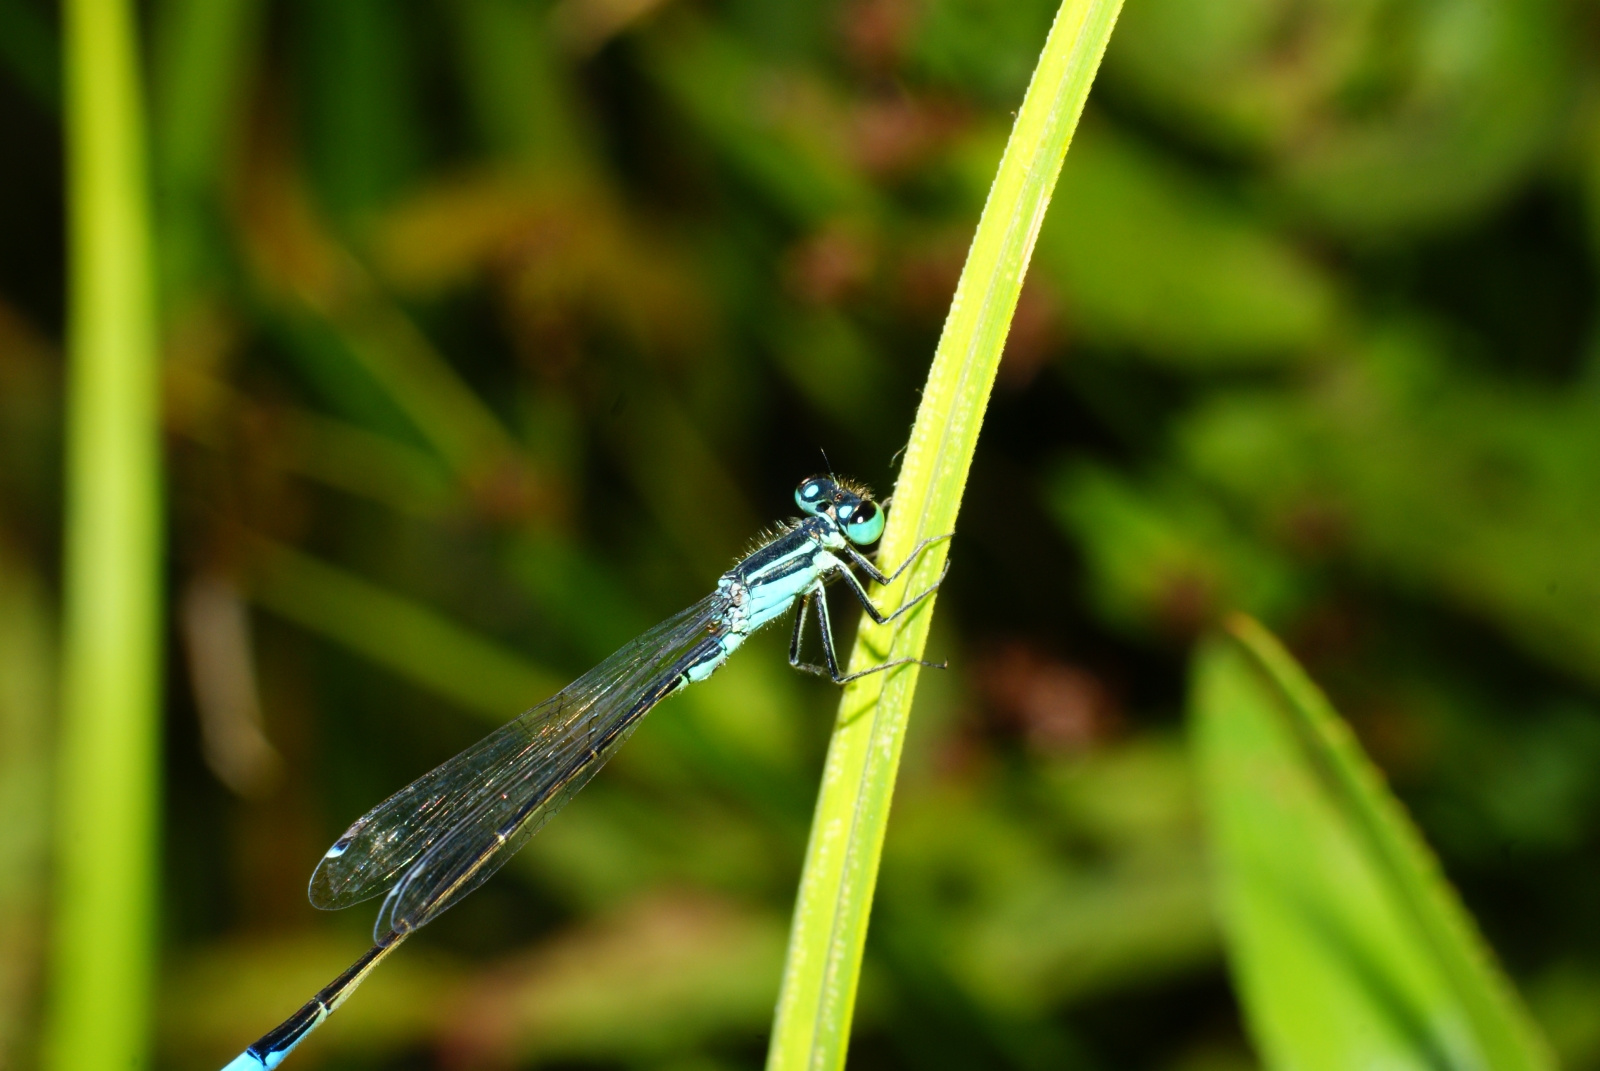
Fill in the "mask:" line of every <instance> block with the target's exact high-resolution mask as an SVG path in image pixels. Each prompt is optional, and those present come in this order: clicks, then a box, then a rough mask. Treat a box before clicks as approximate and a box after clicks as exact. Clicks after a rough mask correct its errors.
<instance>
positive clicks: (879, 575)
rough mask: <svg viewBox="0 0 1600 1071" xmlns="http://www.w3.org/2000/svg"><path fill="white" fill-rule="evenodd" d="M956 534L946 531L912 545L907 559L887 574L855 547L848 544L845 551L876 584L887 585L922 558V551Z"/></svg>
mask: <svg viewBox="0 0 1600 1071" xmlns="http://www.w3.org/2000/svg"><path fill="white" fill-rule="evenodd" d="M954 535H955V533H954V532H947V533H945V534H944V535H941V536H929V537H928V538H927V539H924V540H923V541H922V542H921V543H918V544H917V545H916V546H914V547H912V548H911V553H910V554H907V555H906V560H905V561H903V562H901V563H900V564H899V565H898V566H896V567H895V570H894V572H892V573H888V574H885V573H884V572H883V570H881V569H879V568H878V567H877V566H876V565H874V564H873V563H872V559H871V558H868V557H867V556H866V555H865V554H863V553H861V552H860V551H859V550H857V549H856V548H855V547H852V546H848V545H847V546H846V547H845V548H844V549H845V553H846V554H849V555H850V560H851V561H853V562H855V563H856V565H858V566H860V567H861V569H862V571H863V572H865V573H866V574H867V575H868V576H870V577H871V578H872V582H873V583H874V584H882V585H886V584H889V583H890V582H891V581H893V580H894V579H895V578H896V577H898V576H899V575H900V574H901V573H903V572H905V571H906V569H908V568H909V567H910V566H911V563H912V562H914V561H916V560H917V559H918V558H920V557H921V556H922V552H923V551H925V550H927V549H928V548H929V547H931V546H933V545H934V544H935V543H942V542H944V541H945V540H946V539H950V538H953V537H954Z"/></svg>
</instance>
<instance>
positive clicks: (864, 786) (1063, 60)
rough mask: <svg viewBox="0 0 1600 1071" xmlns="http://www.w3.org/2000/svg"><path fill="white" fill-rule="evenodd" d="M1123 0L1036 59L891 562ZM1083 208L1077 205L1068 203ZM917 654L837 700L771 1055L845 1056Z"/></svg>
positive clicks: (1001, 329)
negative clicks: (906, 663) (909, 661)
mask: <svg viewBox="0 0 1600 1071" xmlns="http://www.w3.org/2000/svg"><path fill="white" fill-rule="evenodd" d="M1120 8H1121V3H1120V0H1066V2H1064V3H1063V4H1062V5H1061V8H1060V10H1059V11H1058V12H1057V14H1056V19H1055V23H1054V25H1053V26H1052V27H1051V30H1050V35H1049V37H1048V39H1047V40H1046V42H1045V46H1044V51H1043V53H1042V54H1041V55H1040V57H1039V65H1038V67H1037V68H1036V69H1035V70H1034V74H1033V80H1032V82H1031V83H1030V84H1029V86H1028V92H1027V96H1026V97H1025V98H1024V100H1023V103H1022V109H1021V110H1020V111H1019V112H1018V114H1017V121H1016V125H1015V126H1014V127H1013V129H1012V132H1011V138H1010V140H1009V141H1008V142H1007V144H1006V149H1005V155H1004V157H1003V158H1002V159H1001V161H1000V170H999V173H998V174H997V175H996V176H995V181H994V185H993V187H992V188H991V189H990V191H989V199H988V203H987V204H985V205H984V209H983V215H982V216H981V217H980V219H979V221H978V230H977V233H976V235H974V237H973V240H972V247H971V249H970V250H969V251H968V253H967V262H966V265H965V267H963V268H962V271H961V279H960V281H959V283H958V284H957V286H956V294H955V298H954V299H953V300H952V302H951V305H950V314H949V316H948V318H947V319H946V320H945V327H944V333H943V335H942V336H941V337H940V339H939V346H938V349H937V351H936V352H935V353H934V358H933V367H932V368H931V369H930V370H929V373H928V382H927V386H926V387H925V388H924V391H923V395H922V403H921V406H920V407H919V408H918V411H917V419H916V423H915V424H914V426H913V427H912V429H911V441H910V445H909V446H908V447H907V449H906V457H905V463H904V465H903V467H902V468H901V471H900V478H899V481H898V482H897V484H896V486H895V491H894V508H893V509H892V510H891V512H890V516H889V528H888V531H887V532H886V533H885V534H884V538H883V545H882V550H881V551H880V556H879V560H880V561H883V562H885V563H887V564H891V565H893V564H898V563H899V562H900V561H902V560H904V558H905V557H906V556H907V555H908V554H909V553H910V552H911V549H912V548H913V547H914V546H915V545H916V544H917V543H918V542H919V541H920V540H922V539H924V538H927V537H929V536H937V535H943V534H944V533H947V532H950V531H952V530H953V529H954V528H955V521H956V514H957V512H958V510H959V508H960V505H961V494H962V490H963V489H964V488H965V486H966V480H967V470H968V468H969V467H970V466H971V463H972V453H973V450H974V448H975V445H976V443H977V437H978V428H979V425H980V424H981V423H982V419H983V412H984V409H985V407H986V406H987V404H988V399H989V392H990V389H991V388H992V386H993V384H994V377H995V371H996V369H997V368H998V366H999V363H1000V354H1001V351H1002V349H1003V348H1004V346H1005V340H1006V333H1007V331H1008V330H1009V328H1010V325H1011V315H1012V313H1013V312H1014V311H1015V309H1016V304H1017V295H1018V293H1019V292H1020V291H1021V288H1022V280H1023V277H1024V275H1025V274H1026V272H1027V267H1028V259H1029V257H1030V256H1031V255H1032V252H1033V246H1034V241H1035V239H1036V238H1037V236H1038V233H1039V226H1040V224H1041V222H1042V221H1043V219H1044V214H1045V209H1046V208H1047V207H1048V206H1049V203H1050V193H1051V190H1052V189H1053V188H1054V186H1055V181H1056V176H1057V175H1058V174H1059V173H1060V170H1061V161H1062V159H1063V157H1064V156H1065V155H1066V151H1067V144H1068V143H1069V142H1070V141H1071V138H1072V132H1073V130H1074V129H1075V128H1076V126H1077V122H1078V116H1079V114H1080V113H1081V112H1082V110H1083V102H1084V99H1085V98H1086V97H1087V96H1088V93H1089V86H1090V83H1091V82H1093V80H1094V74H1095V71H1096V70H1097V69H1098V67H1099V64H1100V57H1101V55H1102V54H1103V53H1104V51H1105V46H1106V42H1107V40H1108V39H1109V38H1110V36H1111V28H1112V26H1113V25H1114V24H1115V22H1116V17H1117V12H1118V10H1119V9H1120ZM1069 210H1070V208H1069ZM945 552H946V545H944V544H940V545H938V546H936V547H935V548H933V549H932V550H931V551H930V552H928V553H927V554H925V555H924V556H923V558H922V560H921V561H920V562H919V563H918V564H917V566H916V567H915V568H913V569H910V570H908V571H907V576H905V577H903V578H902V579H901V581H899V582H898V583H896V584H894V585H891V587H890V588H889V589H888V590H887V591H886V592H881V593H879V594H878V596H877V597H878V600H879V603H880V605H885V606H895V605H898V604H899V602H900V601H901V599H902V598H903V597H904V595H905V593H906V592H907V591H918V590H921V589H922V588H923V587H925V586H926V585H927V584H929V583H931V582H932V581H933V579H934V578H935V577H937V576H938V573H939V568H940V566H941V565H942V564H943V562H944V558H945ZM932 603H933V600H931V599H930V600H928V603H927V605H926V606H925V607H924V608H923V609H921V610H919V611H918V612H916V613H914V614H910V615H908V616H907V617H905V618H902V619H901V620H899V621H897V622H895V623H893V624H891V625H888V626H884V627H874V626H872V625H871V624H870V622H863V624H862V628H861V632H860V634H859V636H858V637H857V640H856V645H855V650H854V652H853V653H852V655H851V659H850V666H851V668H852V669H862V668H865V667H866V666H869V665H872V664H875V663H878V662H882V661H884V660H886V659H891V658H907V657H911V658H915V657H918V656H920V655H921V654H922V651H923V648H924V646H925V644H926V642H927V636H928V626H929V622H930V620H931V611H932V609H933V605H932ZM917 676H918V673H917V667H915V666H910V667H906V668H905V669H901V670H896V671H893V672H890V673H882V674H876V675H874V676H871V677H867V678H864V679H863V680H861V681H858V682H856V683H855V684H853V685H851V686H850V687H849V688H848V689H847V690H846V692H845V695H844V699H843V701H842V703H841V704H840V709H839V720H838V723H837V725H836V727H835V729H834V735H833V741H832V743H831V745H830V746H829V749H828V759H827V765H826V767H825V769H824V772H823V780H822V789H821V793H820V795H819V796H818V799H817V808H816V813H815V816H814V817H813V819H812V826H811V839H810V843H809V844H808V846H807V848H806V861H805V871H804V873H803V875H802V877H801V881H800V891H799V895H798V898H797V901H796V904H795V914H794V922H793V925H792V929H791V931H790V936H789V951H788V957H787V959H786V961H785V964H784V975H783V988H782V992H781V994H780V996H779V999H778V1008H777V1016H776V1021H775V1023H774V1026H773V1035H772V1041H771V1045H770V1047H769V1049H768V1052H767V1066H768V1068H770V1069H773V1071H795V1069H799V1068H810V1069H822V1068H834V1067H839V1066H842V1065H843V1063H844V1057H845V1050H846V1047H847V1045H848V1042H849V1037H850V1022H851V1016H852V1013H853V1008H854V1005H855V994H856V985H857V982H858V979H859V976H860V971H861V953H862V948H863V946H864V944H865V941H866V931H867V916H868V913H869V911H870V909H871V905H872V893H873V887H874V885H875V884H876V881H877V875H878V861H879V855H880V853H881V851H882V847H883V837H884V829H885V826H886V824H887V822H888V817H889V800H890V797H891V796H892V794H893V792H894V781H895V772H896V769H897V768H898V766H899V762H900V749H901V745H902V743H903V742H904V737H905V726H906V720H907V717H908V716H909V714H910V708H911V698H912V694H913V692H914V690H915V688H916V682H917Z"/></svg>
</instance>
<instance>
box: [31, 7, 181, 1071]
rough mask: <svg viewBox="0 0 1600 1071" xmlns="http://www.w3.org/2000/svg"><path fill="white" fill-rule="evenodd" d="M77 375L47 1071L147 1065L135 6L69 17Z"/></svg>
mask: <svg viewBox="0 0 1600 1071" xmlns="http://www.w3.org/2000/svg"><path fill="white" fill-rule="evenodd" d="M62 14H63V23H64V51H65V58H66V62H65V77H66V86H65V89H66V93H65V98H66V113H65V120H66V123H65V135H66V150H67V175H68V179H67V181H68V190H67V204H68V217H69V221H68V261H69V265H70V267H69V280H68V301H69V324H68V332H69V336H70V337H69V371H68V379H69V382H68V390H67V417H66V419H67V442H66V455H67V456H66V536H65V540H66V546H65V579H64V586H65V590H64V633H63V648H62V688H61V717H60V725H59V736H58V744H57V746H58V749H59V767H58V774H59V777H58V781H57V785H58V795H57V807H56V816H55V820H56V828H55V842H56V845H57V851H56V871H55V889H54V912H53V915H54V919H53V921H54V930H53V934H52V955H51V970H52V977H51V1001H50V1009H49V1020H48V1023H47V1026H46V1036H45V1050H44V1051H45V1057H44V1059H45V1066H47V1067H48V1068H51V1069H53V1071H83V1069H85V1068H111V1067H115V1068H118V1069H119V1071H125V1069H128V1068H138V1067H142V1066H145V1064H146V1063H147V1049H148V1039H149V1024H150V1005H151V989H152V977H151V974H152V971H151V961H152V956H153V947H154V941H153V930H154V915H155V893H154V888H155V864H156V849H155V840H156V810H157V806H156V803H157V791H158V784H159V776H158V761H159V751H158V745H159V724H158V711H159V690H160V679H159V677H160V674H159V666H160V659H161V654H160V558H161V550H160V538H161V537H160V530H161V523H160V435H159V418H160V402H159V390H158V376H159V370H158V363H157V347H156V337H155V334H156V329H155V323H154V312H153V308H154V306H153V301H152V294H151V258H150V237H149V234H150V230H149V211H148V197H147V191H146V178H145V156H144V125H143V116H142V93H141V89H140V79H139V76H138V68H137V60H136V57H137V55H138V49H137V47H136V45H135V24H134V21H133V11H132V6H131V5H130V4H129V3H127V0H67V2H66V3H65V4H64V5H63V13H62Z"/></svg>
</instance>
